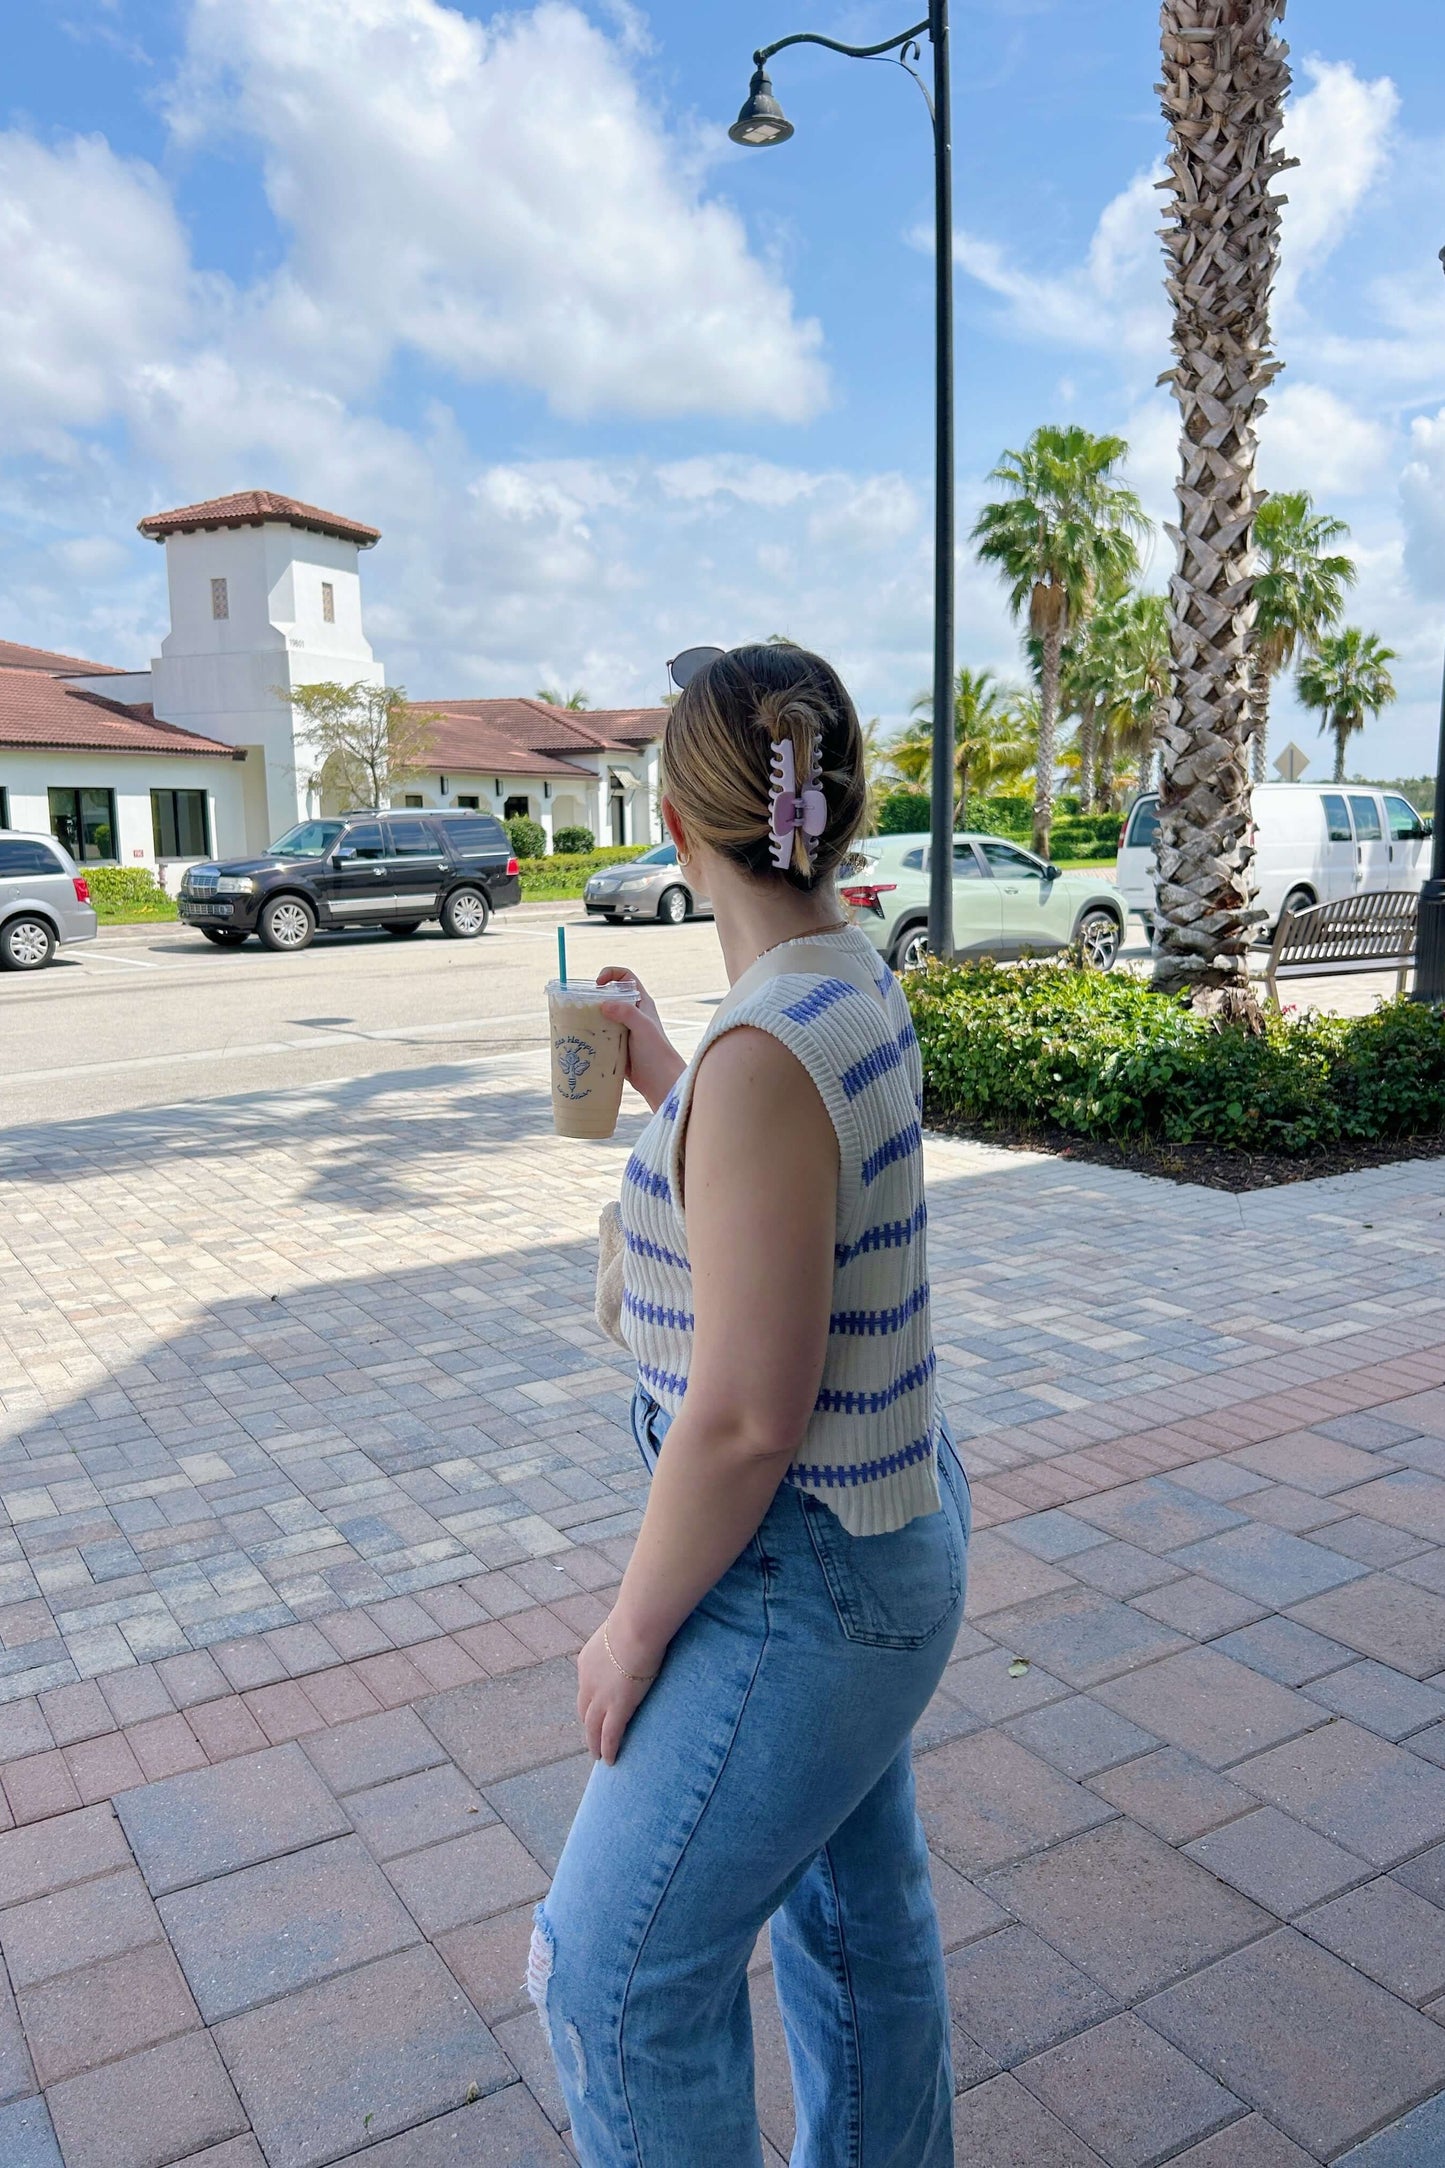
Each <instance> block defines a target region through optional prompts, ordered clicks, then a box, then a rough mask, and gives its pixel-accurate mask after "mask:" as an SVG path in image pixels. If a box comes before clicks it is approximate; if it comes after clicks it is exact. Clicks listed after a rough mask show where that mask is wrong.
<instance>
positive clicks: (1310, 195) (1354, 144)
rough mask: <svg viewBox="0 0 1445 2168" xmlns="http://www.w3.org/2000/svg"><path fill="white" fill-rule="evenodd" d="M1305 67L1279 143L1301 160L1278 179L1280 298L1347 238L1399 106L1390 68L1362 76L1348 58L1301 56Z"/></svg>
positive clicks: (1375, 176)
mask: <svg viewBox="0 0 1445 2168" xmlns="http://www.w3.org/2000/svg"><path fill="white" fill-rule="evenodd" d="M1304 72H1305V74H1306V75H1307V76H1308V77H1309V79H1310V84H1311V88H1310V89H1309V90H1307V91H1305V92H1304V94H1303V95H1302V96H1301V95H1299V94H1296V95H1295V96H1294V97H1293V98H1291V100H1290V102H1289V104H1288V106H1287V107H1286V109H1285V123H1284V130H1283V143H1284V148H1285V150H1286V151H1287V152H1288V154H1289V155H1290V157H1291V158H1298V160H1299V165H1298V166H1297V167H1296V168H1295V169H1294V171H1293V172H1290V173H1286V174H1285V175H1284V177H1283V180H1282V182H1281V190H1282V192H1283V193H1284V194H1285V195H1287V196H1288V198H1289V201H1288V203H1287V204H1286V205H1285V208H1284V213H1283V217H1282V220H1281V225H1282V229H1283V235H1282V249H1281V262H1280V275H1279V282H1278V286H1277V289H1276V291H1277V295H1278V298H1279V300H1280V301H1281V302H1282V303H1288V302H1289V301H1291V300H1292V299H1293V298H1294V295H1295V292H1296V289H1297V288H1298V286H1299V282H1300V280H1301V278H1302V277H1303V276H1304V274H1305V273H1306V272H1307V271H1309V270H1311V269H1313V267H1314V266H1315V265H1316V264H1318V263H1321V262H1322V261H1323V260H1324V259H1325V257H1327V256H1328V255H1330V254H1331V252H1332V251H1333V250H1334V249H1336V248H1337V247H1338V246H1339V244H1340V242H1341V241H1342V240H1343V239H1344V236H1345V233H1346V231H1347V229H1348V227H1349V225H1350V222H1351V220H1352V219H1353V218H1354V216H1355V213H1356V212H1357V211H1358V210H1359V208H1360V206H1361V204H1362V203H1363V202H1364V200H1365V198H1366V196H1367V195H1368V194H1369V192H1370V190H1371V189H1372V188H1373V187H1374V186H1375V184H1376V183H1377V181H1378V180H1379V179H1380V176H1381V174H1382V173H1383V171H1384V168H1385V164H1386V160H1387V158H1388V156H1389V150H1390V138H1391V133H1392V131H1393V128H1394V122H1395V116H1396V114H1397V113H1398V111H1399V109H1400V94H1399V92H1398V91H1397V90H1396V88H1395V86H1394V84H1393V83H1392V82H1391V81H1390V78H1389V77H1388V76H1387V75H1382V76H1378V77H1377V78H1376V79H1375V81H1374V82H1372V83H1367V82H1364V81H1363V80H1362V79H1361V78H1360V77H1359V76H1358V75H1356V73H1355V71H1354V69H1353V68H1352V67H1351V65H1350V63H1349V62H1348V61H1347V60H1341V61H1328V60H1316V59H1310V60H1306V61H1305V63H1304Z"/></svg>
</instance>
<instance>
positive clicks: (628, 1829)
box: [528, 646, 969, 2168]
mask: <svg viewBox="0 0 1445 2168" xmlns="http://www.w3.org/2000/svg"><path fill="white" fill-rule="evenodd" d="M699 653H701V654H703V655H708V654H710V655H711V656H712V658H713V659H711V660H708V661H704V662H703V664H702V666H701V667H700V668H699V669H698V670H697V673H696V674H695V675H691V676H690V677H689V678H688V681H687V683H686V684H685V687H684V690H683V692H682V696H681V698H680V700H679V701H678V703H677V706H676V707H675V708H674V710H673V712H672V715H671V716H670V718H669V721H668V725H667V732H666V737H665V740H664V746H663V787H664V796H663V801H662V807H663V816H664V819H665V820H666V823H667V827H668V831H669V833H670V834H671V835H672V837H673V838H674V840H675V842H676V844H677V849H678V857H679V862H680V863H682V864H685V865H689V866H690V867H691V868H692V878H693V880H694V881H695V883H696V885H697V886H698V888H699V889H700V890H701V891H702V892H703V893H705V894H707V895H708V896H710V897H711V899H712V903H713V910H714V913H715V915H716V920H717V929H718V935H719V938H720V940H721V943H722V950H723V957H724V961H725V963H726V966H727V972H728V978H729V980H730V981H731V984H732V989H733V991H732V993H731V995H730V996H729V998H728V1000H727V1002H725V1003H724V1005H723V1007H722V1008H721V1009H720V1010H719V1011H718V1012H717V1014H716V1016H715V1017H714V1019H713V1022H712V1023H711V1024H710V1026H709V1027H708V1030H707V1031H706V1033H705V1034H704V1037H703V1040H702V1044H701V1045H700V1047H699V1049H698V1051H697V1053H696V1054H695V1055H694V1056H693V1059H692V1060H691V1061H690V1062H684V1061H683V1058H682V1056H681V1055H680V1054H679V1053H677V1052H676V1050H675V1049H674V1048H673V1047H672V1046H671V1045H670V1044H669V1043H668V1040H667V1037H666V1035H665V1033H664V1032H663V1029H662V1026H661V1023H660V1022H659V1020H658V1016H657V1011H656V1008H655V1007H654V1005H653V1004H652V1003H651V1001H649V1000H648V999H647V998H646V997H645V996H644V997H643V998H642V1002H641V1009H640V1012H639V1011H637V1010H634V1009H632V1008H631V1007H626V1008H624V1007H621V1006H619V1008H618V1010H617V1012H616V1013H617V1015H618V1017H619V1019H620V1020H621V1021H623V1022H626V1023H628V1024H629V1025H630V1026H631V1031H632V1038H631V1060H630V1065H629V1069H628V1075H629V1077H630V1079H631V1081H632V1083H633V1084H635V1085H636V1087H637V1089H638V1090H639V1091H640V1092H641V1093H642V1094H643V1096H644V1098H646V1099H647V1101H648V1102H649V1104H650V1105H651V1106H652V1107H653V1109H654V1114H653V1119H652V1121H651V1123H650V1124H649V1126H648V1128H647V1129H646V1131H645V1132H644V1134H643V1136H642V1138H641V1140H640V1142H639V1144H638V1146H637V1149H636V1151H635V1152H634V1153H633V1155H632V1158H631V1160H630V1162H629V1164H628V1168H627V1175H626V1179H625V1181H624V1183H623V1198H622V1217H623V1225H624V1229H625V1236H626V1246H627V1253H626V1293H625V1296H624V1302H623V1313H624V1314H623V1324H624V1330H625V1332H626V1335H627V1339H628V1343H629V1345H630V1347H631V1348H632V1350H633V1352H634V1354H635V1355H636V1358H637V1366H638V1380H639V1382H638V1387H637V1393H636V1397H635V1400H634V1403H633V1429H634V1432H635V1434H636V1437H637V1442H638V1445H639V1447H640V1449H641V1451H642V1454H643V1457H644V1459H645V1460H646V1462H647V1464H648V1466H649V1468H650V1469H651V1470H652V1482H651V1487H650V1491H649V1496H648V1504H647V1511H646V1513H645V1515H644V1518H643V1523H642V1529H641V1532H640V1534H639V1536H638V1539H637V1545H636V1549H635V1551H634V1553H633V1556H632V1560H631V1563H630V1564H629V1566H628V1568H627V1572H626V1574H625V1576H624V1578H623V1581H622V1586H621V1589H620V1590H619V1593H618V1597H617V1601H616V1604H615V1605H614V1607H613V1609H612V1611H611V1613H610V1614H609V1616H608V1618H607V1621H606V1623H605V1624H604V1625H603V1626H602V1627H601V1628H600V1629H599V1631H598V1632H597V1633H596V1634H595V1635H594V1636H593V1638H592V1640H591V1641H589V1642H588V1644H587V1646H586V1647H585V1648H584V1649H583V1650H582V1652H581V1655H580V1656H579V1657H578V1660H577V1669H578V1678H579V1693H578V1709H579V1713H580V1715H581V1717H582V1721H583V1724H584V1726H585V1728H586V1733H587V1740H588V1744H589V1746H590V1747H591V1749H592V1752H593V1754H594V1755H595V1756H596V1757H598V1759H597V1762H596V1766H595V1767H594V1769H593V1772H592V1777H591V1780H590V1782H589V1784H588V1787H587V1791H586V1794H585V1796H584V1798H583V1801H582V1804H581V1807H580V1808H579V1810H578V1814H577V1819H576V1821H575V1823H574V1824H573V1828H572V1832H571V1835H570V1836H569V1838H568V1840H567V1845H566V1848H565V1850H564V1852H563V1854H562V1858H561V1861H560V1863H559V1865H558V1869H557V1875H556V1879H555V1881H554V1883H553V1886H552V1890H551V1893H550V1895H549V1897H548V1898H547V1900H546V1901H545V1903H544V1904H542V1905H539V1906H538V1908H537V1921H536V1929H535V1933H534V1936H533V1941H532V1952H531V1960H530V1964H529V1979H528V1985H529V1987H530V1989H531V1992H532V1995H533V1999H534V2001H535V2002H536V2003H537V2006H538V2008H539V2010H540V2011H541V2013H542V2016H543V2021H544V2024H545V2026H546V2029H547V2034H548V2038H549V2040H550V2042H551V2046H552V2051H553V2055H554V2058H555V2060H556V2063H557V2068H558V2074H559V2077H560V2080H561V2085H562V2090H563V2093H564V2094H565V2096H566V2101H567V2107H568V2110H569V2112H570V2114H571V2118H572V2130H573V2136H574V2140H575V2143H576V2145H577V2149H578V2152H579V2155H580V2157H581V2159H582V2161H583V2163H584V2164H585V2168H694V2164H699V2168H701V2164H704V2163H705V2164H706V2168H756V2164H758V2163H760V2162H761V2158H762V2155H761V2150H760V2145H759V2139H758V2130H757V2119H756V2113H755V2109H754V2104H753V2072H752V2037H751V2030H750V2024H749V2012H748V1990H747V1966H748V1960H749V1957H750V1955H751V1953H752V1950H753V1945H754V1942H755V1940H756V1938H757V1936H758V1933H759V1931H760V1929H761V1928H762V1927H763V1925H764V1923H765V1922H767V1921H769V1920H771V1922H772V1955H773V1968H774V1973H775V1977H776V1982H777V1992H778V2001H779V2004H780V2007H781V2009H782V2014H783V2022H784V2026H785V2028H786V2032H787V2040H788V2051H789V2057H790V2060H791V2064H792V2072H793V2089H794V2095H795V2099H796V2104H797V2121H798V2138H797V2145H796V2148H795V2150H794V2153H793V2164H794V2168H951V2164H952V2161H953V2146H952V2138H951V2127H950V2125H951V2109H952V2090H953V2088H952V2076H951V2070H950V2063H949V2045H948V2009H947V1998H946V1993H945V1987H944V1976H943V1963H942V1954H941V1950H940V1945H939V1936H938V1926H937V1920H936V1917H935V1914H934V1909H933V1898H932V1891H931V1886H930V1881H929V1874H928V1860H927V1853H926V1850H925V1847H924V1841H923V1835H922V1831H921V1829H920V1828H919V1824H918V1818H917V1815H916V1813H915V1810H914V1802H913V1776H912V1769H911V1765H910V1760H909V1734H910V1732H911V1730H912V1727H913V1725H914V1724H915V1722H916V1721H917V1719H918V1717H919V1716H920V1714H921V1713H922V1711H923V1709H924V1707H925V1706H926V1704H927V1702H928V1700H929V1698H930V1696H931V1695H932V1693H933V1690H934V1688H935V1686H936V1685H937V1684H938V1680H939V1677H940V1674H941V1673H942V1670H943V1667H944V1664H945V1663H946V1662H947V1660H948V1656H949V1652H950V1650H951V1648H952V1645H953V1640H954V1636H955V1633H956V1631H957V1626H958V1621H959V1617H960V1614H961V1611H962V1606H963V1584H964V1556H965V1550H966V1546H967V1539H968V1524H969V1504H968V1491H967V1485H966V1482H965V1480H964V1476H963V1471H962V1469H961V1468H960V1466H959V1464H958V1461H957V1458H956V1456H955V1455H954V1452H953V1448H952V1444H951V1442H950V1441H949V1440H948V1437H947V1433H946V1430H945V1429H944V1427H943V1422H942V1418H941V1416H939V1415H938V1414H937V1412H936V1410H935V1407H934V1395H933V1376H934V1357H933V1342H932V1337H931V1332H930V1326H929V1313H928V1283H927V1274H926V1268H925V1261H924V1218H925V1215H924V1204H923V1181H922V1161H921V1138H920V1134H919V1114H920V1108H921V1072H920V1064H919V1056H918V1047H917V1042H916V1040H915V1038H914V1035H913V1029H912V1025H911V1022H910V1020H909V1015H908V1009H907V1005H906V1003H905V1002H904V999H903V996H902V993H901V992H900V990H899V988H898V985H897V983H896V981H895V980H894V979H893V978H892V977H891V975H890V974H889V973H888V972H887V971H886V970H884V968H883V966H882V965H881V964H880V963H879V961H878V958H877V956H876V955H875V954H874V952H873V950H872V949H871V948H870V947H869V945H868V943H867V942H866V941H865V940H864V939H863V937H862V936H861V935H860V934H858V933H857V932H855V931H854V930H853V929H852V928H851V927H850V926H848V925H847V924H846V922H845V920H844V918H843V916H842V912H841V908H840V905H839V902H838V898H837V895H836V892H835V888H834V876H835V874H836V873H837V870H838V868H839V865H840V864H841V862H842V861H843V859H844V858H845V856H846V855H847V853H848V851H849V848H850V846H851V844H852V842H853V840H854V837H855V835H856V833H857V831H858V828H859V826H860V823H861V822H862V819H863V816H864V807H865V801H866V788H865V778H864V768H863V745H862V738H861V733H860V731H859V727H858V718H857V715H856V714H855V712H854V709H853V704H852V702H851V700H850V699H849V697H848V695H847V693H846V691H845V690H844V688H843V686H842V684H841V682H840V680H839V679H838V677H837V675H836V673H835V672H834V671H833V670H832V669H831V668H830V667H829V665H828V664H827V663H825V662H823V661H821V660H820V659H819V658H818V657H817V656H815V655H809V654H805V653H803V652H802V651H801V650H799V649H796V648H780V647H773V646H767V647H763V646H759V647H745V648H737V649H734V650H733V651H731V652H730V653H728V654H723V653H721V652H720V651H717V650H710V651H708V650H705V651H694V655H695V656H696V655H697V654H699ZM682 674H684V673H682V672H681V671H679V675H682ZM604 976H609V977H611V978H614V979H618V980H628V979H630V977H631V974H629V973H627V972H623V971H613V972H611V973H610V974H604Z"/></svg>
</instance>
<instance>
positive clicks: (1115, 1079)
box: [903, 963, 1445, 1156]
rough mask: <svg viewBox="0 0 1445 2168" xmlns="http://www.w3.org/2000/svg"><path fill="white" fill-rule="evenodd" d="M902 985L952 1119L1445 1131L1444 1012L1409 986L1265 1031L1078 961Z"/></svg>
mask: <svg viewBox="0 0 1445 2168" xmlns="http://www.w3.org/2000/svg"><path fill="white" fill-rule="evenodd" d="M903 983H904V987H905V990H906V992H907V995H908V1000H909V1004H910V1006H911V1008H912V1010H913V1019H914V1023H915V1025H916V1026H917V1030H918V1037H919V1042H920V1045H921V1046H922V1049H923V1066H924V1078H925V1088H926V1092H927V1098H928V1103H929V1106H930V1109H931V1110H932V1111H933V1112H934V1113H935V1114H937V1115H939V1116H942V1117H944V1118H948V1117H954V1118H963V1119H966V1120H969V1121H977V1122H982V1123H990V1122H995V1123H1003V1124H1008V1125H1022V1126H1024V1127H1038V1126H1049V1127H1052V1128H1057V1129H1062V1130H1066V1131H1068V1132H1069V1133H1070V1134H1072V1135H1074V1136H1079V1137H1092V1138H1111V1139H1115V1140H1120V1139H1126V1138H1148V1139H1151V1140H1153V1141H1155V1142H1163V1143H1169V1144H1211V1145H1214V1146H1217V1147H1222V1148H1223V1149H1226V1150H1230V1151H1243V1152H1280V1153H1286V1154H1291V1155H1296V1156H1298V1155H1303V1154H1308V1153H1310V1152H1315V1151H1321V1150H1327V1149H1329V1148H1330V1147H1332V1146H1335V1145H1340V1144H1348V1143H1366V1142H1372V1141H1377V1140H1382V1139H1386V1138H1391V1137H1418V1136H1435V1135H1438V1134H1439V1133H1440V1132H1441V1130H1442V1129H1445V1015H1442V1014H1441V1013H1439V1012H1437V1011H1435V1010H1433V1009H1429V1008H1425V1007H1423V1006H1421V1005H1418V1004H1416V1003H1415V1002H1412V1001H1408V1000H1405V999H1399V1000H1395V1001H1389V1002H1384V1003H1382V1004H1381V1005H1380V1006H1379V1007H1378V1008H1377V1009H1375V1010H1374V1011H1373V1012H1372V1014H1370V1015H1368V1016H1322V1015H1318V1014H1315V1013H1313V1012H1306V1013H1304V1014H1301V1015H1295V1014H1289V1015H1285V1016H1276V1015H1271V1016H1270V1018H1269V1020H1268V1025H1267V1028H1266V1031H1265V1033H1264V1036H1263V1037H1254V1036H1252V1035H1250V1034H1249V1033H1247V1032H1244V1031H1242V1030H1240V1029H1239V1028H1238V1027H1237V1026H1233V1025H1220V1024H1216V1023H1214V1022H1213V1021H1211V1020H1210V1019H1209V1018H1207V1017H1203V1016H1199V1015H1197V1014H1196V1013H1195V1012H1194V1011H1193V1010H1192V1009H1190V1008H1188V1007H1187V1006H1186V1005H1185V1004H1184V1003H1183V1002H1181V1001H1178V1000H1175V999H1174V998H1173V997H1172V996H1170V995H1167V994H1160V993H1156V992H1154V990H1153V989H1152V988H1151V987H1150V986H1148V985H1147V984H1146V983H1145V982H1144V981H1143V980H1142V979H1137V978H1135V977H1134V976H1133V975H1132V974H1131V973H1127V972H1122V971H1120V972H1115V973H1111V974H1108V975H1105V974H1103V973H1100V972H1089V971H1082V970H1080V969H1078V968H1077V967H1076V966H1075V965H1073V964H1072V963H1048V964H1033V965H1024V966H1022V967H1020V968H1018V969H1011V970H1006V971H1000V970H998V969H996V968H995V967H993V966H991V965H988V964H970V965H960V966H956V967H952V968H945V967H942V966H938V965H934V966H930V967H929V968H928V969H926V970H924V971H921V972H916V973H910V974H909V976H908V977H907V978H906V979H905V980H904V982H903Z"/></svg>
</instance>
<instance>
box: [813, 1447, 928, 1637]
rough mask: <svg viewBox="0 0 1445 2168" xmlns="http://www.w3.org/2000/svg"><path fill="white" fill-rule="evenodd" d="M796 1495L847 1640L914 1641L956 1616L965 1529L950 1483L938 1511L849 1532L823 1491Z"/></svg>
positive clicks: (926, 1635)
mask: <svg viewBox="0 0 1445 2168" xmlns="http://www.w3.org/2000/svg"><path fill="white" fill-rule="evenodd" d="M798 1495H799V1498H800V1500H801V1503H802V1509H803V1519H804V1525H805V1526H806V1528H807V1531H808V1536H809V1539H810V1541H811V1543H812V1546H813V1550H814V1553H815V1555H816V1557H817V1560H818V1565H819V1568H820V1569H821V1571H822V1575H823V1579H824V1581H825V1582H826V1584H827V1588H828V1594H829V1597H830V1598H831V1600H832V1604H833V1609H834V1610H835V1611H836V1613H837V1615H838V1624H839V1625H840V1626H841V1627H842V1629H843V1632H844V1634H845V1635H846V1636H847V1638H848V1639H849V1640H850V1641H859V1642H865V1643H868V1644H869V1645H870V1646H872V1647H874V1648H882V1649H918V1648H922V1647H923V1645H924V1643H925V1642H928V1641H931V1640H932V1639H933V1636H934V1635H935V1634H936V1633H937V1632H938V1631H939V1629H940V1628H941V1627H943V1626H945V1625H947V1624H948V1623H949V1621H950V1620H951V1619H952V1618H953V1617H954V1615H955V1612H956V1610H957V1606H958V1602H959V1598H960V1596H961V1594H962V1592H963V1559H964V1533H963V1528H962V1526H961V1523H960V1520H959V1515H958V1508H957V1505H956V1503H955V1500H954V1497H953V1494H952V1490H951V1487H944V1489H943V1505H942V1507H941V1508H940V1510H939V1511H938V1512H936V1513H925V1514H921V1515H920V1516H919V1517H918V1519H916V1520H912V1521H909V1522H908V1523H907V1525H906V1526H905V1527H903V1528H894V1529H890V1530H889V1531H888V1533H887V1534H886V1535H879V1536H851V1535H849V1533H848V1531H847V1529H846V1528H845V1527H844V1526H843V1523H842V1522H841V1521H840V1520H839V1519H838V1516H837V1514H836V1513H834V1512H833V1510H832V1509H831V1507H829V1506H826V1505H824V1504H823V1502H822V1500H821V1499H819V1498H814V1497H812V1496H811V1495H809V1494H808V1493H807V1492H799V1494H798Z"/></svg>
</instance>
